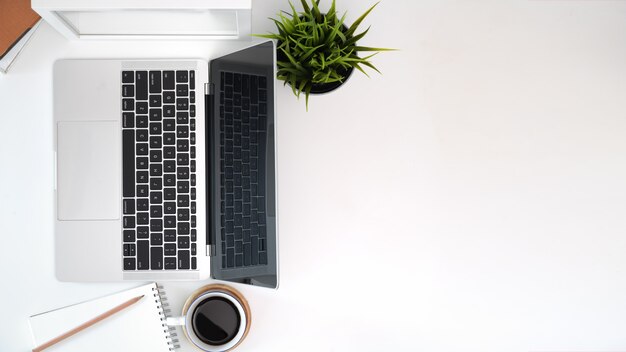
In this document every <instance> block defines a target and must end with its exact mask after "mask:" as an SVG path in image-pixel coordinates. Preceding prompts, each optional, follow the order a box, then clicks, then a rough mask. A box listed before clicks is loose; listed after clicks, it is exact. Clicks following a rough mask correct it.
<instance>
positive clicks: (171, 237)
mask: <svg viewBox="0 0 626 352" xmlns="http://www.w3.org/2000/svg"><path fill="white" fill-rule="evenodd" d="M172 218H173V219H174V221H176V217H174V216H172ZM165 222H166V223H167V220H165ZM165 227H167V226H165ZM163 241H165V242H176V230H165V231H164V232H163ZM172 245H173V244H168V243H166V244H165V249H166V251H165V255H175V254H176V246H175V245H174V246H173V248H174V252H172V254H167V248H168V246H170V247H172Z"/></svg>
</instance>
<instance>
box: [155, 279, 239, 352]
mask: <svg viewBox="0 0 626 352" xmlns="http://www.w3.org/2000/svg"><path fill="white" fill-rule="evenodd" d="M250 318H251V315H250V307H249V306H248V302H247V301H246V299H245V298H244V297H243V296H242V295H241V293H239V292H238V291H237V290H235V289H234V288H231V287H228V286H225V285H219V284H215V285H207V286H204V287H201V288H200V289H198V290H196V291H195V292H194V293H193V294H191V296H189V298H188V299H187V301H186V302H185V305H184V306H183V311H182V315H181V316H179V317H169V318H167V320H166V322H167V325H169V326H182V328H183V331H184V332H185V336H186V337H187V338H188V339H189V341H190V342H191V343H192V344H194V345H195V346H196V347H198V348H199V349H200V350H202V351H207V352H222V351H229V350H232V349H233V348H235V347H237V346H238V345H239V344H240V343H241V342H242V341H243V339H244V338H245V337H246V335H247V334H248V331H249V330H250Z"/></svg>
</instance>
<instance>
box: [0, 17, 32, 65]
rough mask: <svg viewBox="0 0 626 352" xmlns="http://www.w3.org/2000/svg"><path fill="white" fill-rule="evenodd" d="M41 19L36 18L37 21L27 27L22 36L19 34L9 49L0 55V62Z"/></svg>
mask: <svg viewBox="0 0 626 352" xmlns="http://www.w3.org/2000/svg"><path fill="white" fill-rule="evenodd" d="M40 19H41V17H37V19H36V20H35V22H33V23H32V24H31V25H30V27H28V28H27V29H26V30H25V31H24V32H23V33H22V34H20V35H19V36H18V37H17V39H15V41H14V42H13V43H12V44H11V45H9V47H8V48H7V50H5V51H4V52H3V53H2V54H0V60H2V59H3V58H4V57H5V56H6V54H8V53H9V52H10V51H11V49H13V47H14V46H16V45H17V43H19V42H20V40H22V38H24V36H25V35H26V34H27V33H28V31H30V30H31V29H33V27H35V25H36V24H37V22H39V20H40Z"/></svg>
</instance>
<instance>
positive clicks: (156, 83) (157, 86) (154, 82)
mask: <svg viewBox="0 0 626 352" xmlns="http://www.w3.org/2000/svg"><path fill="white" fill-rule="evenodd" d="M150 93H161V72H160V71H150Z"/></svg>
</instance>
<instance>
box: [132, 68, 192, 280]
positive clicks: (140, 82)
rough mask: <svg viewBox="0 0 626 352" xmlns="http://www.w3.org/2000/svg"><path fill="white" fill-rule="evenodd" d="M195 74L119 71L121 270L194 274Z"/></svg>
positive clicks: (185, 72)
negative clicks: (187, 271) (171, 271)
mask: <svg viewBox="0 0 626 352" xmlns="http://www.w3.org/2000/svg"><path fill="white" fill-rule="evenodd" d="M194 82H195V71H152V70H150V71H148V70H146V71H142V70H137V71H123V72H122V91H121V93H122V155H123V171H122V173H123V181H122V182H123V183H122V185H123V187H122V189H123V192H122V193H123V199H122V207H123V214H124V215H123V230H122V232H123V233H122V236H123V242H124V243H123V249H122V250H123V257H124V258H123V267H124V270H130V271H133V270H187V269H196V267H197V263H196V251H197V249H196V238H197V233H196V215H195V214H196V187H195V186H196V170H195V168H196V160H195V158H196V155H195V154H196V146H195V144H196V143H195V142H196V134H195V129H196V123H195V121H196V120H195V115H196V110H195V86H194Z"/></svg>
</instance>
